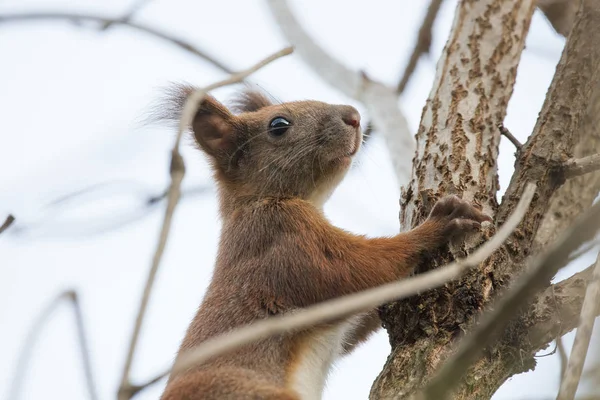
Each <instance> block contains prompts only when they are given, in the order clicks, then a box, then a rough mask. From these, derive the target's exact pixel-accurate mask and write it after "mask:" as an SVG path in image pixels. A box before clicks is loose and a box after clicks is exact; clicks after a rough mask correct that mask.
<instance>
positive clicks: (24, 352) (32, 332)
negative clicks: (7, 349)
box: [8, 290, 98, 400]
mask: <svg viewBox="0 0 600 400" xmlns="http://www.w3.org/2000/svg"><path fill="white" fill-rule="evenodd" d="M64 300H67V302H68V304H70V305H71V306H72V308H73V314H74V316H75V324H76V326H77V339H78V340H79V348H80V350H81V359H82V361H83V371H84V375H85V379H86V384H87V390H88V394H89V397H90V399H91V400H96V399H97V398H98V396H97V394H96V385H95V384H94V375H93V373H92V364H91V361H90V352H89V346H88V343H87V339H86V338H87V336H86V333H85V329H84V322H83V313H82V311H81V305H80V304H79V297H78V295H77V292H75V291H74V290H68V291H65V292H63V293H61V294H59V295H58V296H57V297H56V298H55V299H54V300H52V302H51V303H50V304H48V305H47V306H46V308H44V310H43V311H42V312H41V313H40V314H39V316H38V317H37V318H36V319H35V322H34V324H33V325H32V326H31V328H30V329H29V330H28V333H27V336H26V337H25V340H24V341H23V346H22V347H21V351H20V352H19V356H18V359H17V365H16V367H15V375H14V377H13V379H12V381H11V386H10V391H9V395H8V399H10V400H17V398H18V396H19V392H20V391H21V384H22V383H23V380H24V375H25V372H26V366H27V361H28V360H29V358H30V356H31V354H32V352H33V348H34V345H35V342H36V340H37V338H38V336H39V335H40V334H41V333H42V331H43V329H44V325H45V324H46V323H47V321H48V320H49V319H50V316H51V314H52V313H53V312H54V310H56V308H58V306H59V305H60V304H61V303H62V302H63V301H64Z"/></svg>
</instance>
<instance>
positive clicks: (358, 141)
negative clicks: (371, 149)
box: [348, 126, 362, 157]
mask: <svg viewBox="0 0 600 400" xmlns="http://www.w3.org/2000/svg"><path fill="white" fill-rule="evenodd" d="M361 142H362V132H361V131H360V126H358V127H357V128H356V135H354V148H353V149H352V151H351V152H350V153H348V157H352V156H354V155H355V154H356V153H358V150H359V149H360V144H361Z"/></svg>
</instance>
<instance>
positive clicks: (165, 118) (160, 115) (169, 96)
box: [143, 83, 197, 125]
mask: <svg viewBox="0 0 600 400" xmlns="http://www.w3.org/2000/svg"><path fill="white" fill-rule="evenodd" d="M196 89H197V88H196V87H194V86H192V85H190V84H188V83H171V84H169V85H168V86H166V87H163V88H162V89H161V92H162V95H161V96H160V97H159V98H158V99H157V100H156V101H155V102H154V104H152V105H151V107H150V108H149V111H148V113H147V114H146V117H145V118H144V120H143V123H144V124H148V125H152V124H160V123H167V124H168V125H177V123H179V119H180V118H181V112H182V111H183V106H184V105H185V100H186V99H187V97H188V96H189V95H190V94H191V93H192V92H193V91H194V90H196Z"/></svg>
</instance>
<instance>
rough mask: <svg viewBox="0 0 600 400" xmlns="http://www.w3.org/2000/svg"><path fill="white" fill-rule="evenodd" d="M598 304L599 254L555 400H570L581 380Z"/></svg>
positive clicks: (599, 286) (599, 291)
mask: <svg viewBox="0 0 600 400" xmlns="http://www.w3.org/2000/svg"><path fill="white" fill-rule="evenodd" d="M599 302H600V254H598V258H597V259H596V265H595V266H594V272H593V273H592V277H591V279H590V281H589V282H588V284H587V289H586V291H585V297H584V299H583V306H582V308H581V316H580V321H581V322H580V324H579V326H578V327H577V333H576V335H575V342H574V343H573V348H572V350H571V356H570V357H569V363H568V364H567V370H566V373H565V375H564V376H563V380H562V382H561V385H560V390H559V392H558V397H557V400H572V399H573V398H575V392H576V391H577V386H578V385H579V380H580V379H581V372H582V371H583V364H584V363H585V358H586V355H587V352H588V348H589V346H590V339H591V337H592V329H593V328H594V321H595V319H596V315H597V314H598V311H599V307H598V303H599Z"/></svg>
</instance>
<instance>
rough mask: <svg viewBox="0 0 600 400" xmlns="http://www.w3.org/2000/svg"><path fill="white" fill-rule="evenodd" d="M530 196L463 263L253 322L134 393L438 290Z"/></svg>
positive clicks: (481, 253) (504, 230)
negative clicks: (289, 335)
mask: <svg viewBox="0 0 600 400" xmlns="http://www.w3.org/2000/svg"><path fill="white" fill-rule="evenodd" d="M534 193H535V185H534V184H530V185H528V186H527V187H526V189H525V192H524V193H523V196H522V198H521V202H520V203H519V205H518V206H517V208H515V211H514V213H513V214H512V215H511V217H510V219H509V220H507V221H506V223H505V224H504V225H503V226H502V227H500V229H499V230H498V232H497V233H496V235H494V236H493V237H492V238H491V239H490V240H489V241H487V242H486V243H484V244H483V245H482V246H481V247H480V248H479V249H477V250H476V251H475V252H474V253H473V254H471V255H470V256H469V257H467V258H466V259H464V260H459V261H456V262H454V263H451V264H449V265H447V266H445V267H442V268H440V269H436V270H433V271H430V272H427V273H424V274H420V275H417V276H414V277H412V278H408V279H404V280H401V281H399V282H394V283H389V284H387V285H382V286H380V287H377V288H374V289H370V290H365V291H363V292H360V293H355V294H352V295H348V296H344V297H340V298H337V299H333V300H330V301H327V302H323V303H320V304H317V305H315V306H312V307H309V308H307V309H305V310H302V311H299V312H297V313H294V314H291V315H287V316H282V317H273V318H269V319H268V320H266V321H261V322H257V323H254V324H251V325H248V326H245V327H242V328H239V329H236V330H234V331H232V332H229V333H227V334H223V335H220V336H217V337H214V338H211V339H209V340H207V341H205V342H203V343H202V344H200V345H199V346H197V347H196V348H194V349H191V350H190V351H189V352H187V353H185V354H184V355H183V356H182V358H181V359H180V361H179V362H178V363H177V364H175V365H174V367H173V369H172V370H167V371H165V372H163V373H161V374H159V375H158V376H156V377H154V378H153V379H151V380H149V381H148V382H146V383H144V384H142V385H139V386H136V387H135V388H136V391H139V390H142V389H144V388H146V387H147V386H149V385H151V384H153V383H156V382H158V381H159V380H161V379H162V378H164V377H166V376H167V375H169V374H170V373H176V372H181V371H185V370H187V369H188V368H190V367H192V366H194V365H198V364H200V363H202V362H204V361H206V360H207V359H209V358H212V357H215V356H217V355H220V354H223V353H226V352H230V351H233V350H235V349H237V348H239V347H241V346H243V345H246V344H249V343H252V342H255V341H258V340H261V339H264V338H267V337H270V336H273V335H276V334H279V333H284V332H290V331H293V330H297V329H303V328H306V327H309V326H312V325H315V324H317V323H322V322H328V321H332V320H335V319H338V318H342V317H345V316H349V315H353V314H356V313H360V312H363V311H367V310H370V309H373V308H375V307H377V306H380V305H382V304H384V303H387V302H389V301H392V300H396V299H399V298H405V297H408V296H411V295H414V294H416V293H420V292H423V291H426V290H430V289H432V288H435V287H439V286H442V285H444V284H445V283H446V282H448V281H450V280H453V279H456V278H458V277H460V276H461V275H462V274H464V273H465V272H466V271H467V270H468V269H470V268H473V267H474V266H476V265H478V264H479V263H481V262H482V261H483V260H485V259H486V258H488V257H489V256H490V255H491V254H492V253H493V252H494V251H496V250H497V249H498V248H499V247H500V246H501V245H502V244H503V243H504V241H505V240H506V238H507V237H508V236H509V235H510V234H511V233H512V232H513V230H514V229H515V227H516V226H517V225H518V224H519V221H520V219H521V218H522V216H523V215H524V214H525V212H526V210H527V208H528V206H529V204H530V203H531V200H532V199H533V195H534Z"/></svg>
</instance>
